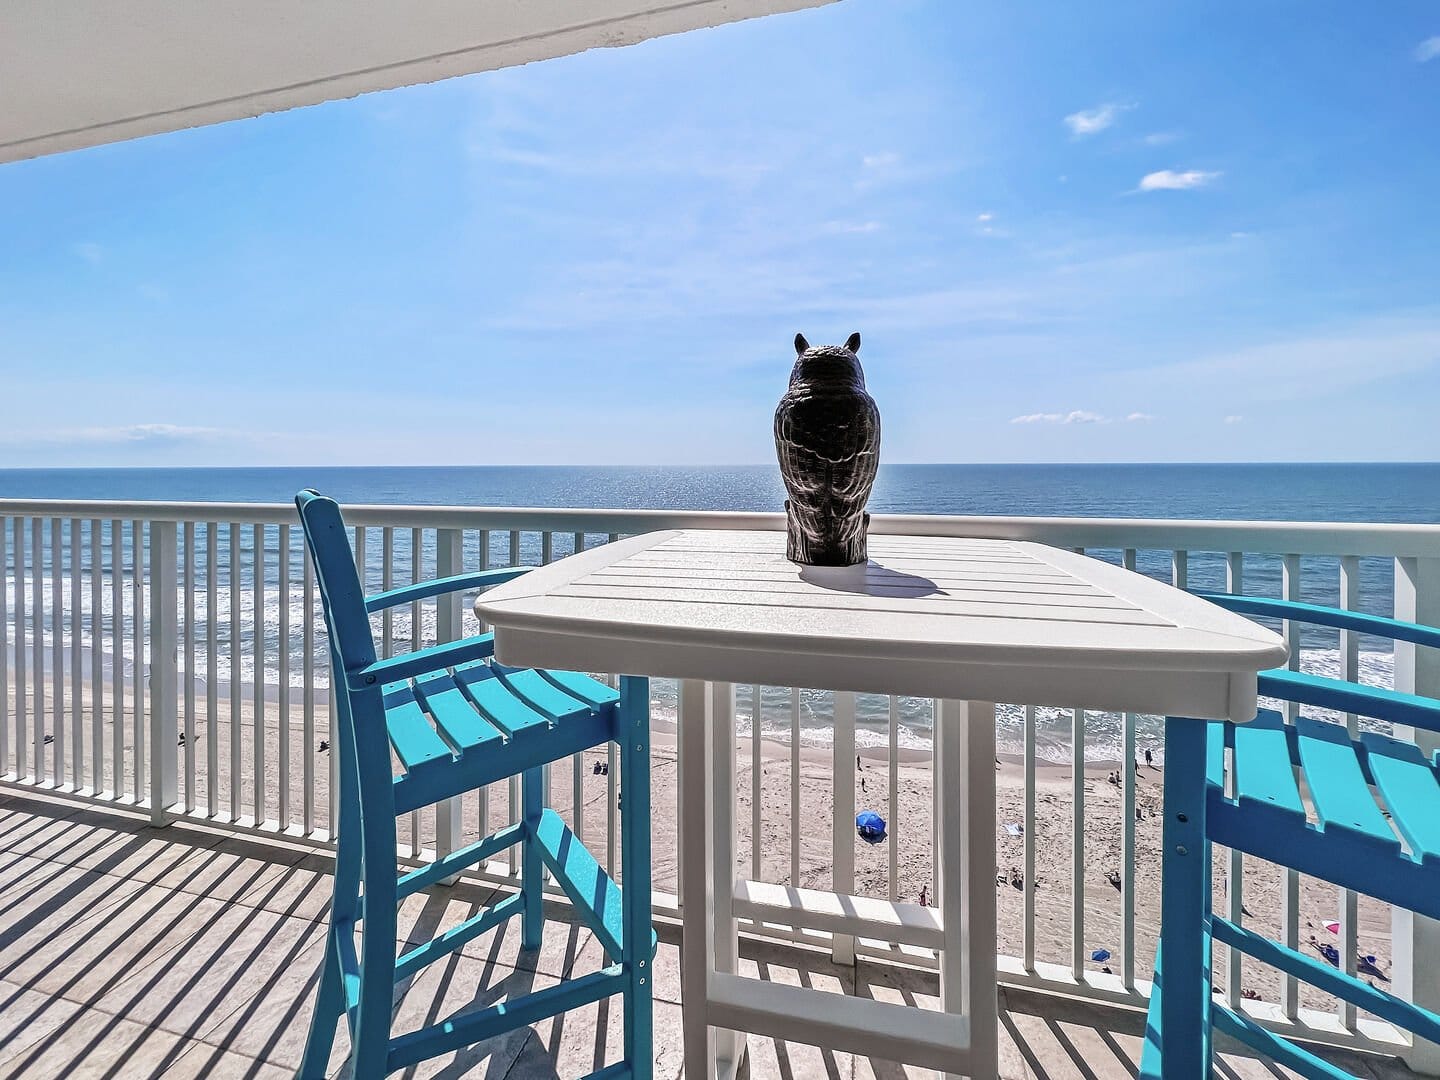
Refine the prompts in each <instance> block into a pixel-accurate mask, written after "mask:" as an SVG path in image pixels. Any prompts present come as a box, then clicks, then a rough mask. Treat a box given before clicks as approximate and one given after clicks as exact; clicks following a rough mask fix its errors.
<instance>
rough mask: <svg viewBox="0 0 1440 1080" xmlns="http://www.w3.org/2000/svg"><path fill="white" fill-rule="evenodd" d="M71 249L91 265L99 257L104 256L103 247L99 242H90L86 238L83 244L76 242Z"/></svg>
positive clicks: (97, 261) (98, 259)
mask: <svg viewBox="0 0 1440 1080" xmlns="http://www.w3.org/2000/svg"><path fill="white" fill-rule="evenodd" d="M73 250H74V252H75V254H76V255H78V256H80V258H82V259H84V260H85V261H86V262H88V263H89V264H90V265H91V266H94V265H96V264H97V263H99V262H100V260H101V259H103V258H105V249H104V248H102V247H101V246H100V245H99V244H96V243H92V242H90V241H88V240H87V241H86V242H85V243H83V244H76V245H75V246H74V249H73Z"/></svg>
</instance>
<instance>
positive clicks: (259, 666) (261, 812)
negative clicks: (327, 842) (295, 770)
mask: <svg viewBox="0 0 1440 1080" xmlns="http://www.w3.org/2000/svg"><path fill="white" fill-rule="evenodd" d="M250 546H251V549H252V550H251V555H250V610H251V619H252V622H251V628H252V629H251V637H250V641H251V650H252V652H253V654H254V658H255V662H254V668H253V671H252V674H251V683H250V709H251V712H252V713H253V715H252V716H251V717H250V724H251V727H252V729H253V731H254V733H255V734H254V739H255V742H254V744H253V745H252V746H251V747H250V752H251V757H252V759H253V762H254V768H255V780H254V784H253V785H252V787H253V789H254V790H253V792H252V794H251V803H252V808H253V810H254V813H255V827H256V828H257V829H258V828H260V827H262V826H263V825H264V824H265V526H264V525H255V526H253V527H252V528H251V531H250Z"/></svg>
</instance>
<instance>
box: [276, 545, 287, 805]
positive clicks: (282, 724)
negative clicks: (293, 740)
mask: <svg viewBox="0 0 1440 1080" xmlns="http://www.w3.org/2000/svg"><path fill="white" fill-rule="evenodd" d="M276 546H277V547H278V548H279V554H278V556H277V562H276V571H275V596H276V600H277V602H278V618H277V620H276V626H277V630H276V645H275V668H276V673H275V712H276V714H277V716H278V718H279V728H280V740H279V749H278V750H277V751H276V753H277V755H278V758H279V760H278V762H277V766H278V769H279V773H280V793H279V800H280V802H279V808H278V813H279V815H280V831H281V832H285V831H287V830H288V829H289V828H290V526H289V525H288V524H282V525H280V526H279V527H278V530H277V534H276Z"/></svg>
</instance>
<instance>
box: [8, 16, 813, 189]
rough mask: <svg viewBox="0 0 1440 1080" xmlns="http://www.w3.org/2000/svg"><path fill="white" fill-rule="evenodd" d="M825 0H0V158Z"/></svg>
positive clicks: (114, 138) (188, 124) (287, 106)
mask: <svg viewBox="0 0 1440 1080" xmlns="http://www.w3.org/2000/svg"><path fill="white" fill-rule="evenodd" d="M829 2H831V0H671V2H669V3H662V2H658V0H411V2H400V0H0V163H3V162H6V161H18V160H20V159H22V158H28V157H37V156H39V155H41V154H53V153H58V152H60V151H63V150H75V149H78V148H80V147H85V146H94V145H97V144H99V143H107V142H116V141H118V140H121V139H133V138H137V137H138V136H141V135H153V134H155V133H157V132H162V131H174V130H176V129H179V128H187V127H197V126H199V125H202V124H213V123H218V122H220V121H223V120H235V119H239V118H241V117H247V116H258V115H260V114H261V113H267V112H275V111H277V110H280V109H293V108H296V107H297V106H301V105H313V104H316V103H317V102H321V101H330V100H333V99H335V98H345V97H354V96H355V95H357V94H363V93H367V92H369V91H372V90H388V89H390V88H392V87H396V86H408V85H412V84H415V83H426V82H434V81H436V80H438V79H447V78H450V77H451V76H454V75H467V74H470V73H471V72H476V71H489V70H492V69H495V68H501V67H510V66H513V65H515V64H524V63H529V62H531V61H534V60H545V59H549V58H551V57H555V56H564V55H567V54H569V53H576V52H581V51H583V50H585V49H591V48H596V47H603V46H615V45H631V44H634V43H635V42H638V41H644V40H645V39H647V38H652V37H659V36H661V35H664V34H674V33H679V32H682V31H685V30H694V29H697V28H699V27H704V26H717V25H720V24H721V23H727V22H734V21H737V20H739V19H748V18H753V17H755V16H758V15H766V14H771V13H774V12H780V11H793V10H796V9H798V8H806V7H818V6H819V5H821V4H823V3H829Z"/></svg>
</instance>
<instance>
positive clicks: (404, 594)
mask: <svg viewBox="0 0 1440 1080" xmlns="http://www.w3.org/2000/svg"><path fill="white" fill-rule="evenodd" d="M531 569H532V567H529V566H505V567H500V568H498V569H495V570H477V571H475V572H474V573H470V574H456V575H455V576H454V577H443V578H432V579H431V580H430V581H417V582H416V583H415V584H414V585H402V586H400V588H398V589H390V590H389V591H388V592H382V593H375V594H374V595H373V596H367V597H366V598H365V610H366V611H367V612H372V611H383V610H384V609H385V608H391V607H396V606H398V605H400V604H409V603H413V602H414V601H416V600H424V599H426V598H427V597H430V596H443V595H444V594H445V593H452V592H461V591H463V590H465V589H488V588H489V587H490V586H491V585H503V584H504V583H505V582H507V581H513V580H514V579H515V578H517V577H519V576H520V575H521V574H526V573H529V572H530V570H531Z"/></svg>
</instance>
